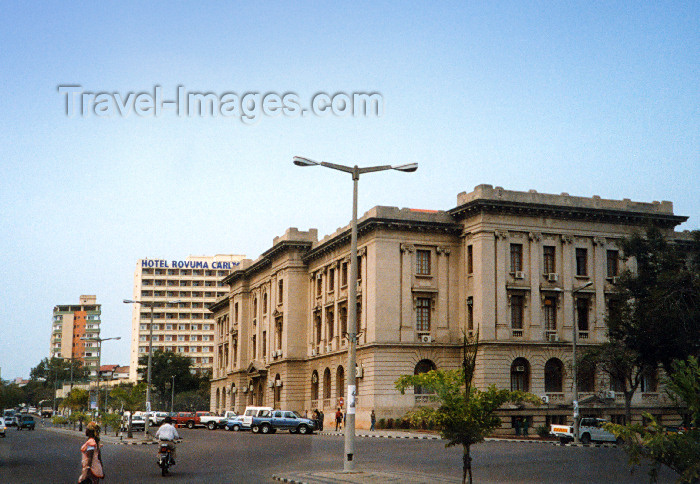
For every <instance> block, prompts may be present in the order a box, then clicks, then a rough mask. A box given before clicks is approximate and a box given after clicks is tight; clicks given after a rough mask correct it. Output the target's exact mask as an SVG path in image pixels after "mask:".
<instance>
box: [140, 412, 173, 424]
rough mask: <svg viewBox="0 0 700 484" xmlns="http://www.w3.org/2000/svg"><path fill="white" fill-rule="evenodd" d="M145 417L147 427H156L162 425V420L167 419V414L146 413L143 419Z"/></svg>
mask: <svg viewBox="0 0 700 484" xmlns="http://www.w3.org/2000/svg"><path fill="white" fill-rule="evenodd" d="M146 415H148V420H149V425H152V426H156V427H157V426H158V425H160V424H162V423H163V420H165V417H167V416H168V415H169V414H168V412H146V413H145V414H144V417H145V416H146Z"/></svg>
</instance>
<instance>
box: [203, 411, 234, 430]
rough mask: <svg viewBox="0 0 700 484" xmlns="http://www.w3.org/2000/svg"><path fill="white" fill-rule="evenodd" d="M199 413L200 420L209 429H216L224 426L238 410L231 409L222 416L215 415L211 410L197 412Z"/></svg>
mask: <svg viewBox="0 0 700 484" xmlns="http://www.w3.org/2000/svg"><path fill="white" fill-rule="evenodd" d="M197 415H198V416H199V421H200V423H201V424H202V425H204V426H205V427H206V428H208V429H209V430H216V429H220V428H224V427H225V426H226V422H228V419H229V418H233V417H235V416H236V412H234V411H232V410H229V411H228V412H226V413H225V414H224V415H222V416H219V415H214V414H212V413H210V412H197Z"/></svg>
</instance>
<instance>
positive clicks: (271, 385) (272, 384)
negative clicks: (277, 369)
mask: <svg viewBox="0 0 700 484" xmlns="http://www.w3.org/2000/svg"><path fill="white" fill-rule="evenodd" d="M274 386H275V382H273V381H272V380H270V381H269V382H267V387H268V388H272V387H274Z"/></svg>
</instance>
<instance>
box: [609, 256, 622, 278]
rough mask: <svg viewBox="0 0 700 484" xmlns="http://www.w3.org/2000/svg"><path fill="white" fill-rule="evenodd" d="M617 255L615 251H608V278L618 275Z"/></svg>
mask: <svg viewBox="0 0 700 484" xmlns="http://www.w3.org/2000/svg"><path fill="white" fill-rule="evenodd" d="M619 263H620V262H619V254H618V252H617V251H616V250H609V251H608V277H617V276H618V275H619Z"/></svg>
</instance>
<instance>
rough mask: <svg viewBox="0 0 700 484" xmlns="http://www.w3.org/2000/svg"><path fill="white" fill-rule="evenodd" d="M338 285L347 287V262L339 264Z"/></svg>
mask: <svg viewBox="0 0 700 484" xmlns="http://www.w3.org/2000/svg"><path fill="white" fill-rule="evenodd" d="M340 285H341V286H343V287H344V286H347V285H348V263H347V262H343V263H342V264H341V269H340Z"/></svg>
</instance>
